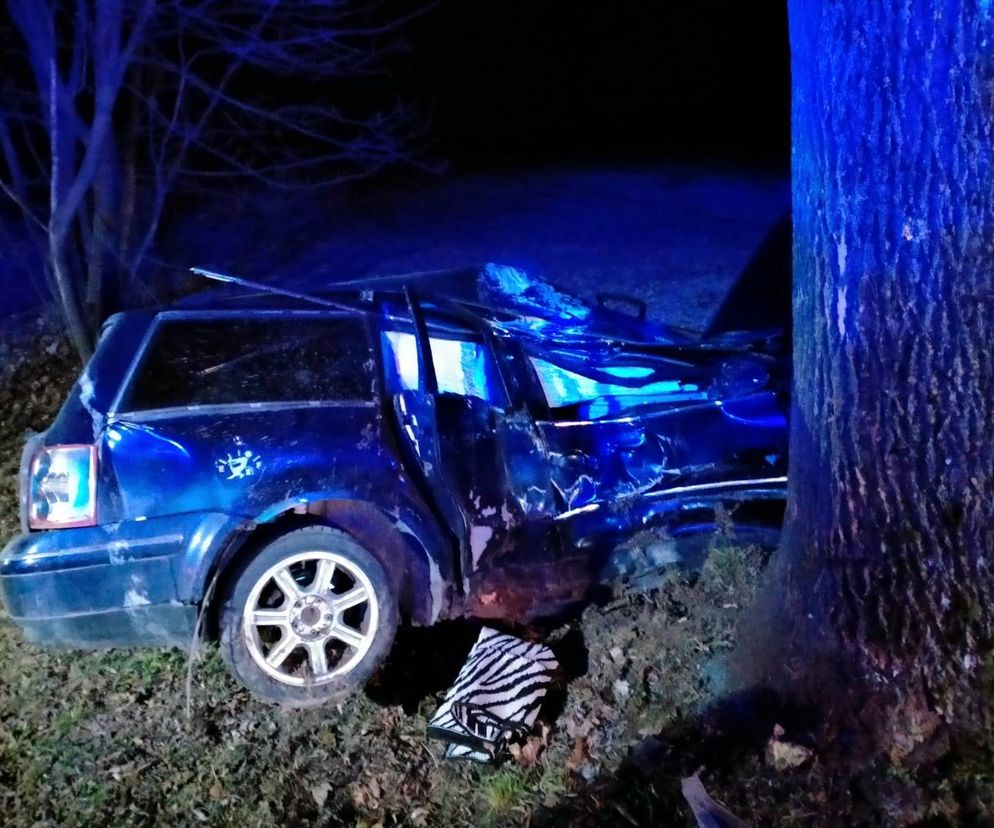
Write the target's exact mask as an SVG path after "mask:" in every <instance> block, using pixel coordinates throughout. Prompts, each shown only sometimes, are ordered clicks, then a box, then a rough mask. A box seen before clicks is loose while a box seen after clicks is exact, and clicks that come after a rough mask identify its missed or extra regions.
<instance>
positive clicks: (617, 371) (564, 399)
mask: <svg viewBox="0 0 994 828" xmlns="http://www.w3.org/2000/svg"><path fill="white" fill-rule="evenodd" d="M530 359H531V364H532V367H533V368H534V369H535V374H536V375H537V376H538V380H539V382H540V383H541V385H542V393H543V394H544V395H545V399H546V402H548V404H549V408H550V409H552V411H553V413H556V412H557V410H558V411H562V412H563V415H564V416H567V417H571V416H580V417H583V418H584V419H592V420H596V419H598V418H600V417H605V416H610V415H613V414H617V413H618V412H620V411H623V410H625V409H627V408H631V407H634V406H638V405H645V404H651V403H677V402H687V401H689V400H704V399H707V396H708V395H707V392H706V391H702V390H701V389H700V387H699V386H697V385H695V384H693V383H687V382H683V381H682V380H679V379H660V377H659V376H658V372H657V371H656V370H655V369H653V368H649V367H647V366H638V365H624V366H622V365H614V366H600V367H598V366H594V365H591V366H590V367H589V372H588V373H578V372H577V371H572V370H570V369H568V368H564V367H563V366H561V365H556V364H555V363H552V362H548V361H547V360H544V359H538V358H537V357H531V358H530Z"/></svg>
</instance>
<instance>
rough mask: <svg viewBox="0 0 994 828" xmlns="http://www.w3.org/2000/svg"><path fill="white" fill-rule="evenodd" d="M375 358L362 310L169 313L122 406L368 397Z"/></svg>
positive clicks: (132, 408) (130, 408)
mask: <svg viewBox="0 0 994 828" xmlns="http://www.w3.org/2000/svg"><path fill="white" fill-rule="evenodd" d="M373 365H374V363H373V359H372V353H371V351H370V347H369V340H368V336H367V333H366V328H365V325H364V323H363V321H362V320H361V319H359V318H355V317H337V318H336V317H300V316H284V317H261V318H260V317H256V318H252V317H245V318H240V319H166V320H164V321H162V322H160V323H159V325H158V327H157V329H156V332H155V334H154V335H153V339H152V342H151V343H150V344H149V346H148V349H147V351H146V353H145V356H144V358H143V359H142V362H141V364H140V365H139V368H138V371H137V373H136V376H135V378H134V380H133V381H132V384H131V386H130V388H129V389H128V390H127V392H126V394H125V397H124V400H123V401H122V404H121V409H122V410H123V411H145V410H150V409H156V408H174V407H182V406H188V405H224V404H229V403H254V402H301V401H308V400H314V401H332V400H342V401H346V400H357V401H368V400H372V399H373Z"/></svg>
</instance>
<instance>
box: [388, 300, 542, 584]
mask: <svg viewBox="0 0 994 828" xmlns="http://www.w3.org/2000/svg"><path fill="white" fill-rule="evenodd" d="M412 317H413V323H412V324H411V325H410V326H405V325H401V324H393V325H388V326H387V327H385V328H384V330H383V331H382V333H381V346H382V349H383V355H384V372H385V382H386V387H387V389H388V390H389V391H391V392H392V393H393V394H394V408H395V416H396V418H397V425H398V432H399V434H400V436H401V440H402V442H403V443H405V444H406V448H407V451H408V454H409V457H411V458H412V459H414V460H415V461H416V462H417V464H418V465H420V467H421V469H422V471H423V475H424V480H425V484H426V485H427V487H428V488H429V490H430V492H431V494H432V496H433V498H434V501H435V503H436V504H437V506H438V508H439V511H440V512H441V513H442V515H443V517H444V519H445V521H446V523H447V524H448V526H449V528H450V530H451V531H452V532H453V534H454V535H455V536H456V538H457V539H458V540H459V545H460V552H461V554H460V558H461V560H460V564H461V568H462V573H463V580H464V587H466V588H467V589H468V584H469V582H470V580H471V578H472V575H473V573H474V572H477V571H480V570H484V569H487V568H489V567H492V566H497V565H499V564H501V563H502V562H504V561H506V560H507V559H508V558H509V557H511V556H513V553H514V552H515V551H516V550H519V549H522V548H525V547H528V548H530V549H532V550H535V551H538V549H536V546H537V547H538V548H539V549H542V548H544V547H545V546H546V545H547V544H548V542H549V538H550V537H551V535H552V534H553V533H552V532H551V516H552V507H553V498H552V487H551V481H550V477H549V470H548V460H547V456H546V452H545V450H544V444H543V442H542V440H541V437H540V435H539V432H538V429H537V427H536V426H535V423H534V421H532V419H531V418H530V416H528V415H527V414H525V413H521V412H514V411H511V410H510V407H509V405H508V402H509V401H508V395H507V390H506V387H505V385H504V382H503V379H502V376H501V373H500V371H499V370H498V368H497V365H496V361H495V358H494V352H493V350H492V348H491V346H490V344H489V342H488V340H487V337H486V335H485V333H484V332H483V331H481V330H474V329H473V328H472V327H470V326H468V325H467V324H465V323H464V322H462V321H461V320H456V319H453V318H443V317H442V316H441V315H438V314H432V318H431V320H430V322H431V324H430V325H429V324H428V323H427V322H426V321H425V319H424V317H423V316H422V312H421V310H420V308H418V307H417V306H416V304H415V303H412ZM425 346H427V347H425ZM526 539H528V541H529V542H528V543H525V540H526Z"/></svg>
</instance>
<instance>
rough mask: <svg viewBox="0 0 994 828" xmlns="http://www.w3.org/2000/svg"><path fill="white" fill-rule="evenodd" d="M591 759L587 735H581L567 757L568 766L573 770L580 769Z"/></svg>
mask: <svg viewBox="0 0 994 828" xmlns="http://www.w3.org/2000/svg"><path fill="white" fill-rule="evenodd" d="M588 761H590V753H589V751H588V750H587V737H586V736H581V737H580V738H579V739H577V740H576V741H575V742H573V750H572V751H571V752H570V755H569V757H568V758H567V759H566V767H567V768H569V769H570V770H572V771H575V770H579V769H580V768H582V767H583V766H584V765H585V764H587V762H588Z"/></svg>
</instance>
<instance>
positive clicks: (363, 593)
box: [218, 526, 399, 707]
mask: <svg viewBox="0 0 994 828" xmlns="http://www.w3.org/2000/svg"><path fill="white" fill-rule="evenodd" d="M398 616H399V612H398V607H397V592H396V588H395V587H394V586H393V584H392V582H391V580H390V578H389V577H388V576H387V573H386V571H385V570H384V568H383V565H382V564H381V563H380V562H379V561H378V560H377V559H376V558H375V557H374V556H373V555H372V554H371V553H370V552H369V551H368V550H367V549H365V548H363V547H362V546H360V545H359V544H358V543H357V542H356V541H355V539H354V538H352V537H350V536H349V535H347V534H346V533H344V532H342V531H340V530H338V529H334V528H332V527H330V526H308V527H306V528H304V529H297V530H295V531H292V532H288V533H287V534H285V535H282V536H280V537H279V538H277V539H276V540H274V541H271V542H270V543H268V544H266V545H265V546H263V547H261V548H260V549H259V550H258V551H257V552H255V553H254V554H253V555H251V556H249V557H247V558H246V559H245V560H243V561H239V562H238V563H237V564H236V567H235V568H234V569H233V571H232V573H231V577H230V578H228V579H227V581H226V588H225V589H224V591H223V594H222V600H221V605H220V612H219V618H218V622H219V639H220V648H221V654H222V656H223V658H224V660H225V663H226V664H227V666H228V669H229V670H230V671H231V673H232V675H234V677H235V678H236V679H237V680H238V681H240V682H241V683H242V684H243V685H244V686H245V687H247V688H248V689H249V690H250V691H251V692H252V693H253V694H255V695H256V696H258V697H260V698H262V699H264V700H266V701H269V702H273V703H276V704H281V705H285V706H289V707H316V706H319V705H323V704H329V703H334V702H338V701H341V700H342V699H343V698H345V697H346V696H348V695H349V693H351V692H352V691H353V690H355V689H357V688H359V687H361V686H362V685H363V684H365V682H366V680H367V679H368V678H369V677H370V676H371V675H372V674H373V672H374V671H375V670H376V669H377V667H379V666H380V664H382V662H383V660H384V659H385V658H386V656H387V654H388V653H389V651H390V647H391V645H392V643H393V638H394V634H395V633H396V631H397V623H398Z"/></svg>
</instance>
